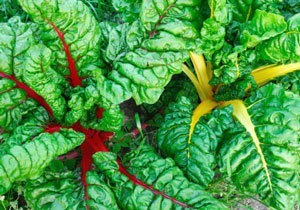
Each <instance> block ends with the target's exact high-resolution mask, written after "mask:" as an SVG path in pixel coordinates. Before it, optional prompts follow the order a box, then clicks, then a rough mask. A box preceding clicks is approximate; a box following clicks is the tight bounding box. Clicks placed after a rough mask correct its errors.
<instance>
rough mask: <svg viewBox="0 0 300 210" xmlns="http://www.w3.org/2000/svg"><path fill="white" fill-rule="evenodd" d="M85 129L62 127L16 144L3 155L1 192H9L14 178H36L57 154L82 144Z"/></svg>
mask: <svg viewBox="0 0 300 210" xmlns="http://www.w3.org/2000/svg"><path fill="white" fill-rule="evenodd" d="M83 140H84V135H83V134H82V133H77V132H75V131H73V130H68V129H61V130H60V132H55V133H53V134H49V133H42V134H40V135H38V136H37V137H34V138H33V140H32V141H31V142H27V143H25V144H23V145H14V146H12V147H10V148H9V149H8V150H6V151H2V153H1V156H0V179H1V184H0V194H1V195H3V194H4V193H6V192H7V191H8V190H9V189H10V187H11V185H12V184H13V183H14V182H15V181H22V180H26V179H34V178H37V177H38V176H39V175H40V174H41V173H42V171H43V169H44V168H45V167H47V166H48V164H49V163H50V161H52V160H53V159H54V158H55V157H56V156H58V155H62V154H65V153H66V152H68V151H70V150H72V149H74V148H75V147H77V146H79V145H80V144H81V143H82V142H83Z"/></svg>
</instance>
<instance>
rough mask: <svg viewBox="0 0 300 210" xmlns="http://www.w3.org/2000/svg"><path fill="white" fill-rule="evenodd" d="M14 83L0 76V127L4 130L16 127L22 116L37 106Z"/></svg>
mask: <svg viewBox="0 0 300 210" xmlns="http://www.w3.org/2000/svg"><path fill="white" fill-rule="evenodd" d="M15 85H16V84H15V83H14V82H13V81H11V80H8V79H1V78H0V104H1V107H0V127H1V128H2V129H5V130H13V129H14V128H16V127H17V126H18V124H19V123H20V121H21V120H22V117H23V116H24V115H25V114H27V113H28V112H30V111H31V110H33V109H35V108H36V107H37V106H38V105H37V103H36V102H35V101H34V100H32V99H31V98H27V94H26V92H25V91H23V90H21V89H18V88H16V86H15Z"/></svg>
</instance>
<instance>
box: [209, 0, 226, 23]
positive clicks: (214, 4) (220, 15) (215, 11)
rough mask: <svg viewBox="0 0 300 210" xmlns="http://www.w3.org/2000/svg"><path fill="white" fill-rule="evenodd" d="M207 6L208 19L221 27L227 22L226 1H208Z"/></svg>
mask: <svg viewBox="0 0 300 210" xmlns="http://www.w3.org/2000/svg"><path fill="white" fill-rule="evenodd" d="M208 5H209V7H210V17H211V18H214V19H215V20H216V21H217V22H219V23H221V24H222V25H224V24H226V23H227V22H228V19H229V18H228V9H227V5H226V0H209V1H208Z"/></svg>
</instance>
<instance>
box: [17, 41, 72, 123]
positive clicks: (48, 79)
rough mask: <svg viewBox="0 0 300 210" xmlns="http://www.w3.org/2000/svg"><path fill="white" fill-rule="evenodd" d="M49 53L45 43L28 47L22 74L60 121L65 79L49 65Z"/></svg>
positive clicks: (63, 108) (63, 101) (62, 115)
mask: <svg viewBox="0 0 300 210" xmlns="http://www.w3.org/2000/svg"><path fill="white" fill-rule="evenodd" d="M51 55H52V52H51V50H50V49H49V48H47V47H46V46H45V45H42V44H38V45H34V46H32V47H30V49H29V50H28V51H27V52H26V54H25V57H26V58H25V64H24V70H23V74H22V76H23V80H24V82H25V83H26V84H27V85H28V86H30V87H31V88H32V89H33V90H34V91H35V92H36V93H38V94H39V95H40V96H42V97H43V98H44V99H45V101H46V102H47V103H48V104H49V105H50V107H51V108H52V110H53V113H54V116H55V117H56V119H57V120H59V121H61V120H62V118H63V117H64V115H65V112H66V101H65V99H64V97H63V96H62V94H63V92H64V86H66V81H65V79H64V78H63V77H62V76H61V75H60V74H58V73H57V72H56V71H54V70H53V69H52V68H51V67H50V65H51V63H52V56H51Z"/></svg>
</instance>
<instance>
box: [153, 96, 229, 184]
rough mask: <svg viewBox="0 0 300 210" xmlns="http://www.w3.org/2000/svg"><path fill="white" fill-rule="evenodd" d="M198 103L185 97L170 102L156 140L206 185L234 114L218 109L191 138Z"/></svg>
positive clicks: (200, 123) (189, 175)
mask: <svg viewBox="0 0 300 210" xmlns="http://www.w3.org/2000/svg"><path fill="white" fill-rule="evenodd" d="M196 106H197V104H195V103H194V104H192V103H191V102H190V100H189V99H188V98H186V97H180V98H179V100H178V101H177V103H173V104H170V106H169V108H168V112H167V113H166V116H165V119H164V121H163V124H162V126H161V127H160V128H159V130H158V132H157V142H158V146H159V148H160V149H161V150H162V151H163V154H164V155H165V156H169V157H172V158H173V159H174V161H175V163H176V165H178V166H179V167H180V168H181V169H182V171H183V172H184V173H185V175H186V177H187V178H188V179H189V180H190V181H192V182H195V183H197V184H200V185H202V186H204V187H207V186H208V184H209V183H210V182H211V180H212V178H213V177H214V175H215V173H214V168H215V166H216V160H215V149H216V146H217V145H218V142H219V141H220V139H221V137H222V134H223V130H224V129H226V128H228V127H229V126H230V125H231V124H232V117H231V110H230V109H216V110H215V111H213V112H212V113H211V114H209V115H208V116H205V117H203V118H202V119H200V121H198V122H197V124H196V126H195V128H194V130H193V133H192V134H191V137H190V136H189V135H190V129H191V122H192V117H193V112H194V110H195V108H196ZM189 138H190V139H189Z"/></svg>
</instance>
